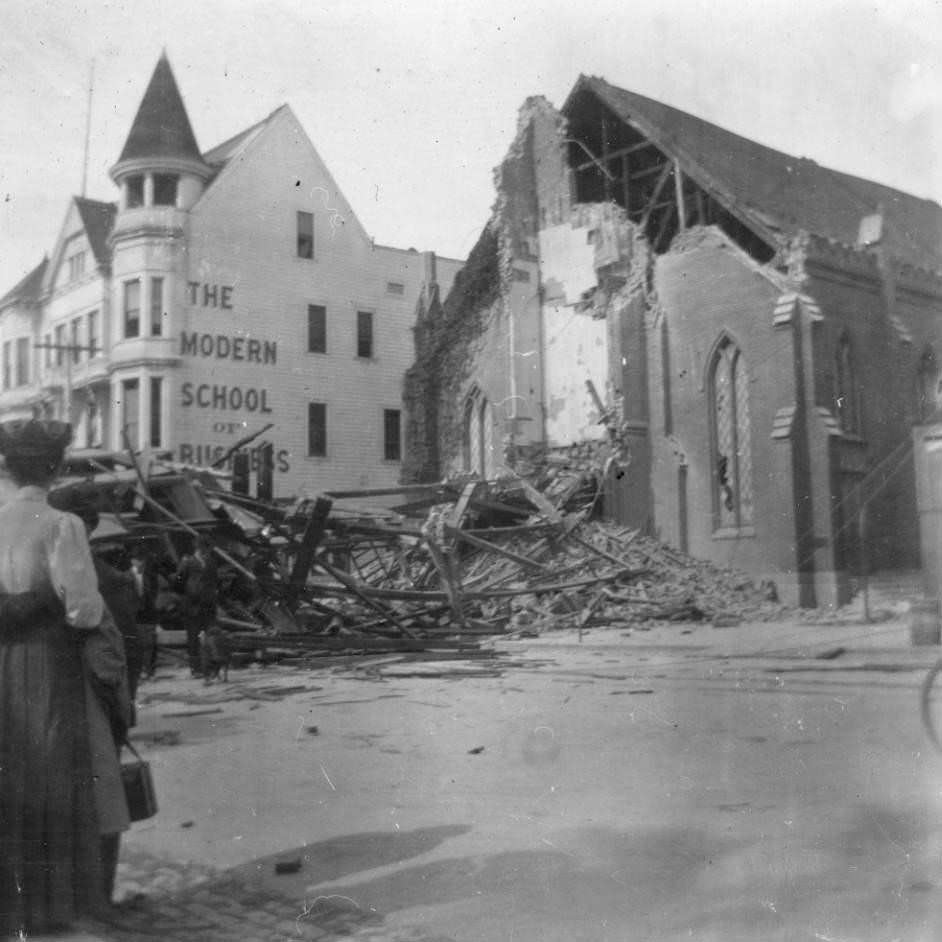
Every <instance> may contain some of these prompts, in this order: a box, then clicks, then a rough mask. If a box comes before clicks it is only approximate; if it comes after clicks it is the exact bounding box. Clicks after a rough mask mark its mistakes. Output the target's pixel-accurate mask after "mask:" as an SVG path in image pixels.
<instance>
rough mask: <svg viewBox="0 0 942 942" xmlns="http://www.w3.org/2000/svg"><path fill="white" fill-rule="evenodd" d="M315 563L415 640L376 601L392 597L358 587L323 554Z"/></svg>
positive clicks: (384, 607)
mask: <svg viewBox="0 0 942 942" xmlns="http://www.w3.org/2000/svg"><path fill="white" fill-rule="evenodd" d="M315 561H316V562H317V565H318V566H320V567H321V569H323V570H324V572H326V573H328V574H329V575H331V576H333V577H334V578H335V579H336V580H337V581H338V582H339V583H340V584H341V585H342V586H343V587H344V588H345V589H347V590H348V591H349V592H352V593H353V594H354V595H355V596H356V597H357V598H358V599H359V600H360V601H361V602H363V604H364V605H368V606H369V607H370V608H372V609H373V611H375V612H379V614H380V615H382V616H383V617H384V618H388V619H389V621H391V622H392V623H393V624H394V625H395V626H396V627H397V628H398V629H399V630H400V631H401V632H402V633H403V634H404V635H405V636H406V637H407V638H415V635H414V634H413V633H412V632H411V631H410V630H409V628H408V627H406V625H405V623H404V622H403V620H402V619H401V618H399V616H398V615H396V613H395V612H393V611H392V610H391V609H388V608H387V607H386V606H385V605H380V604H379V603H378V602H377V601H376V599H378V598H390V596H388V595H386V596H383V595H377V594H376V591H370V592H367V591H366V590H365V587H363V586H360V585H358V584H357V582H356V580H355V579H351V578H350V577H349V576H348V575H347V574H346V573H345V572H344V571H343V570H341V569H337V568H336V567H335V566H331V564H330V563H329V562H327V560H326V558H325V556H324V553H323V552H321V553H318V554H317V557H316V560H315Z"/></svg>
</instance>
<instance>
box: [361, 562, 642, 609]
mask: <svg viewBox="0 0 942 942" xmlns="http://www.w3.org/2000/svg"><path fill="white" fill-rule="evenodd" d="M645 571H646V570H637V571H636V570H632V569H621V570H619V571H618V572H608V573H602V574H600V575H597V576H593V577H592V578H589V579H576V580H573V581H571V582H560V583H556V584H553V585H546V584H542V585H533V586H522V587H521V588H518V589H480V590H477V591H465V592H464V593H463V597H464V598H466V599H504V598H513V597H514V596H518V595H544V594H546V593H547V592H566V591H568V590H569V589H581V588H584V587H585V586H590V585H597V584H599V583H603V582H615V581H617V580H618V579H623V578H624V577H625V575H626V574H627V575H634V574H635V573H636V572H645ZM361 591H362V594H363V595H368V596H369V597H371V598H375V599H388V600H390V601H406V602H408V601H415V602H428V603H432V602H444V601H447V600H448V596H447V594H446V593H445V592H434V591H421V590H417V589H411V590H410V589H374V588H371V587H364V588H362V590H361Z"/></svg>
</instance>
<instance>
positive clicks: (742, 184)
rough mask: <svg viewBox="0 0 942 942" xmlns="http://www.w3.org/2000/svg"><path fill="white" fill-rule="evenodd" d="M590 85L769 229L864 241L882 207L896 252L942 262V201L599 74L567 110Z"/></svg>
mask: <svg viewBox="0 0 942 942" xmlns="http://www.w3.org/2000/svg"><path fill="white" fill-rule="evenodd" d="M587 92H588V93H590V94H593V95H595V96H596V97H597V98H598V99H600V100H601V101H602V102H603V103H604V104H605V105H607V107H608V108H609V109H610V110H611V111H612V112H613V113H614V114H615V115H616V116H617V117H619V118H620V119H621V120H622V121H624V122H626V123H628V124H630V125H632V126H633V127H634V128H635V129H636V130H637V131H639V132H640V133H641V134H643V135H644V136H645V137H647V138H649V139H650V140H651V141H653V142H654V143H655V144H656V145H657V146H658V147H659V148H660V149H662V150H663V151H665V152H667V153H669V154H671V155H672V156H674V157H675V158H676V159H677V160H678V161H679V162H680V165H681V167H682V169H683V170H684V171H685V172H686V173H687V174H689V175H690V176H691V177H692V178H693V179H694V180H696V181H697V183H699V184H700V185H701V186H702V187H704V189H706V190H708V191H710V192H712V193H714V194H716V196H717V198H719V199H720V200H721V201H722V202H723V203H725V204H726V205H727V207H728V208H729V209H731V210H732V211H733V212H736V211H737V210H738V211H739V213H740V214H742V216H743V217H744V218H745V219H747V220H750V221H751V222H752V223H754V224H756V225H758V226H759V227H760V228H761V229H764V230H765V231H767V232H771V233H773V234H777V235H780V236H783V237H785V238H789V237H791V236H793V235H796V234H797V233H798V232H799V231H802V230H803V231H807V232H809V233H812V234H814V235H818V236H823V237H825V238H827V239H833V240H835V241H838V242H841V243H844V244H846V245H856V244H858V239H859V233H860V223H861V220H862V219H863V218H864V217H865V216H870V215H873V214H876V213H881V214H882V216H883V220H884V225H883V234H882V240H881V241H882V242H883V244H885V245H886V246H887V248H888V250H889V252H890V254H891V255H893V256H895V257H896V258H898V259H899V260H901V261H903V262H906V263H908V264H910V265H914V266H916V267H918V268H925V269H929V270H932V271H939V270H940V269H942V207H940V206H939V205H938V204H937V203H935V202H933V201H932V200H928V199H920V198H918V197H915V196H911V195H910V194H908V193H904V192H902V191H901V190H896V189H893V188H892V187H889V186H884V185H883V184H880V183H874V182H872V181H870V180H864V179H862V178H861V177H855V176H852V175H851V174H847V173H841V172H840V171H837V170H831V169H829V168H827V167H822V166H820V165H819V164H817V163H815V162H814V161H813V160H809V159H807V158H805V157H794V156H791V155H789V154H785V153H783V152H781V151H777V150H774V149H773V148H771V147H766V146H765V145H763V144H758V143H756V142H755V141H751V140H749V139H748V138H745V137H741V136H740V135H738V134H734V133H733V132H732V131H727V130H725V129H723V128H721V127H718V126H717V125H715V124H711V123H710V122H709V121H704V120H703V119H702V118H698V117H696V116H694V115H691V114H687V113H686V112H684V111H680V110H679V109H677V108H672V107H671V106H670V105H665V104H663V103H661V102H658V101H654V100H653V99H651V98H646V97H645V96H644V95H638V94H636V93H634V92H630V91H627V90H626V89H623V88H617V87H616V86H614V85H610V84H609V83H608V82H606V81H605V80H604V79H602V78H597V77H594V76H585V75H582V76H580V77H579V80H578V81H577V83H576V85H575V87H574V88H573V90H572V92H571V93H570V95H569V98H568V99H567V101H566V104H565V105H564V106H563V112H564V113H565V114H566V115H567V116H571V115H572V114H573V112H574V111H575V110H576V109H577V108H578V106H579V99H580V96H581V95H583V94H585V93H587Z"/></svg>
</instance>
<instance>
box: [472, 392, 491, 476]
mask: <svg viewBox="0 0 942 942" xmlns="http://www.w3.org/2000/svg"><path fill="white" fill-rule="evenodd" d="M478 428H479V430H480V441H479V444H478V447H479V449H480V453H481V466H480V469H477V468H476V469H475V470H479V471H480V474H481V477H482V478H489V477H493V475H494V450H493V448H491V423H490V422H489V421H488V408H487V398H486V397H484V396H482V397H481V400H480V406H479V409H478Z"/></svg>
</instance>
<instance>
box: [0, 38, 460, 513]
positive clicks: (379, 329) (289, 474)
mask: <svg viewBox="0 0 942 942" xmlns="http://www.w3.org/2000/svg"><path fill="white" fill-rule="evenodd" d="M111 176H112V179H113V180H114V182H115V184H116V186H117V187H118V189H119V192H120V196H119V199H118V201H117V203H116V204H112V203H105V202H99V201H96V200H89V199H85V198H82V197H75V198H74V199H73V201H72V203H71V204H70V206H69V208H68V211H67V213H66V218H65V221H64V223H63V226H62V229H61V232H60V235H59V238H58V240H57V243H56V246H55V248H54V250H53V251H52V252H51V253H50V255H49V256H48V258H47V259H44V260H43V262H42V263H41V264H40V265H39V266H38V267H37V268H36V269H35V270H34V271H32V272H30V274H29V275H27V276H26V277H25V278H24V279H23V280H22V281H21V282H20V283H19V284H18V285H16V286H15V287H14V288H13V289H12V290H11V291H9V292H8V293H7V294H6V295H5V296H4V297H3V298H0V354H2V360H0V417H2V418H4V419H7V418H18V417H26V416H29V415H44V416H49V417H53V416H54V417H58V418H68V419H69V420H70V421H72V423H73V425H74V427H75V445H76V446H77V447H104V448H110V449H120V448H123V447H125V446H126V444H127V443H130V444H131V446H132V447H133V448H134V449H135V450H136V451H144V452H146V451H148V450H161V451H170V452H171V453H172V454H173V457H174V458H175V459H176V460H178V461H181V462H184V463H188V464H194V465H209V464H212V463H213V462H214V461H216V460H217V459H219V458H220V457H221V456H223V455H224V454H226V453H227V452H228V451H229V450H230V449H231V448H232V447H233V446H234V445H235V444H236V443H237V442H239V441H240V440H242V439H244V438H246V437H247V436H249V435H252V434H254V433H256V432H262V434H261V435H259V437H258V438H257V439H255V441H254V442H253V443H252V444H251V445H250V446H249V449H250V450H252V449H257V447H258V446H259V444H260V443H264V442H267V443H270V444H271V446H272V447H273V451H274V486H275V493H276V495H279V496H288V495H291V494H299V493H316V492H319V491H323V490H329V489H351V488H374V487H388V486H393V485H395V484H397V483H398V481H399V466H400V461H401V459H402V447H403V446H402V441H403V439H402V379H403V374H404V373H405V371H406V369H407V368H408V367H409V366H410V364H411V363H412V361H413V359H414V344H413V335H412V327H413V324H414V321H415V314H416V304H417V301H418V299H419V297H420V295H421V294H422V292H423V290H426V289H427V287H428V286H429V285H431V284H433V283H436V282H437V283H438V285H439V286H440V290H441V291H442V292H446V291H447V290H448V288H449V287H450V285H451V282H452V280H453V278H454V275H455V274H456V273H457V271H458V269H459V268H460V267H461V264H462V263H461V262H459V261H457V260H454V259H442V258H436V256H435V255H434V254H433V253H430V252H421V253H420V252H417V251H415V250H412V249H410V250H400V249H395V248H388V247H385V246H377V245H375V244H374V243H373V241H372V240H371V239H370V237H369V236H368V235H367V233H366V232H365V231H364V229H363V228H362V226H361V225H360V223H359V221H358V220H357V218H356V216H355V215H354V213H353V211H352V209H351V207H350V206H349V204H348V203H347V202H346V200H345V199H344V197H343V195H342V194H341V193H340V191H339V189H338V188H337V185H336V183H335V182H334V180H333V178H332V177H331V175H330V173H329V171H328V170H327V168H326V167H325V166H324V164H323V162H322V161H321V160H320V158H319V156H318V154H317V152H316V150H315V149H314V147H313V145H312V143H311V141H310V140H309V138H308V137H307V135H306V133H305V131H304V129H303V128H302V127H301V126H300V124H299V123H298V121H297V118H296V117H295V116H294V114H293V112H292V111H291V109H290V108H289V107H288V106H287V105H284V106H282V107H281V108H279V109H277V110H276V111H275V112H273V113H272V114H271V115H269V116H268V117H267V118H266V119H264V120H263V121H261V122H259V123H258V124H256V125H253V126H252V127H250V128H248V129H247V130H246V131H244V132H243V133H241V134H239V135H237V136H236V137H234V138H231V139H230V140H229V141H226V142H225V143H223V144H222V145H220V146H218V147H216V148H214V149H213V150H211V151H208V152H206V153H205V154H204V153H201V152H200V151H199V149H198V148H197V145H196V140H195V137H194V135H193V132H192V129H191V127H190V123H189V119H188V117H187V114H186V110H185V108H184V105H183V101H182V98H181V97H180V93H179V91H178V89H177V85H176V82H175V80H174V77H173V73H172V71H171V68H170V65H169V62H168V61H167V59H166V57H165V56H162V57H161V59H160V61H159V62H158V64H157V67H156V69H155V71H154V74H153V77H152V78H151V82H150V84H149V86H148V88H147V91H146V92H145V94H144V98H143V100H142V102H141V106H140V109H139V111H138V114H137V117H136V119H135V122H134V125H133V126H132V128H131V132H130V134H129V136H128V139H127V142H126V144H125V147H124V149H123V151H122V154H121V156H120V158H119V160H118V162H117V163H116V164H115V166H114V167H113V168H112V171H111ZM266 427H267V428H266ZM252 453H253V455H255V456H256V458H257V452H255V451H253V452H252ZM253 460H256V459H253Z"/></svg>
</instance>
